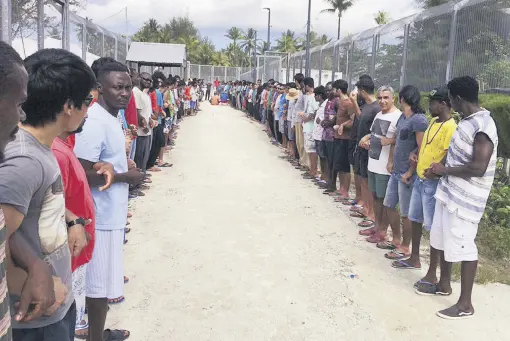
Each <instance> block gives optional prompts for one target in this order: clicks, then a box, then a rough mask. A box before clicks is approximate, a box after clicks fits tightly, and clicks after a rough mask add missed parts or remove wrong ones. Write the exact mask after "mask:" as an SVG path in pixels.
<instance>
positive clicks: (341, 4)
mask: <svg viewBox="0 0 510 341" xmlns="http://www.w3.org/2000/svg"><path fill="white" fill-rule="evenodd" d="M352 1H353V0H326V2H327V3H328V4H329V5H330V6H331V7H330V8H326V9H323V10H322V11H321V13H337V12H338V34H337V39H340V21H341V19H342V14H343V12H345V11H346V10H348V9H349V7H351V6H352Z"/></svg>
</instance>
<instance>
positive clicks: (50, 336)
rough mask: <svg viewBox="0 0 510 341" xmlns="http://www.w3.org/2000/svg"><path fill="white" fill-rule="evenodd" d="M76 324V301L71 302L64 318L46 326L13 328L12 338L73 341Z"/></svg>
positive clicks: (30, 340) (20, 340) (40, 340)
mask: <svg viewBox="0 0 510 341" xmlns="http://www.w3.org/2000/svg"><path fill="white" fill-rule="evenodd" d="M75 325H76V303H74V302H73V304H72V305H71V307H70V308H69V310H68V311H67V314H66V315H65V316H64V318H63V319H62V320H60V321H58V322H55V323H53V324H50V325H49V326H46V327H40V328H29V329H13V330H12V339H13V340H16V341H34V340H37V341H53V340H59V341H74V328H75Z"/></svg>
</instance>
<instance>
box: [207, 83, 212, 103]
mask: <svg viewBox="0 0 510 341" xmlns="http://www.w3.org/2000/svg"><path fill="white" fill-rule="evenodd" d="M211 86H212V84H211V82H207V89H206V91H205V100H206V101H208V100H210V99H211Z"/></svg>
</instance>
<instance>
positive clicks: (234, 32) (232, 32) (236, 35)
mask: <svg viewBox="0 0 510 341" xmlns="http://www.w3.org/2000/svg"><path fill="white" fill-rule="evenodd" d="M243 36H244V32H243V30H241V29H240V28H239V27H235V26H234V27H231V28H230V29H229V30H228V31H227V34H225V37H227V38H228V39H230V40H232V43H233V44H234V46H237V42H238V41H240V40H242V39H243Z"/></svg>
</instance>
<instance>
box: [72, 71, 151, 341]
mask: <svg viewBox="0 0 510 341" xmlns="http://www.w3.org/2000/svg"><path fill="white" fill-rule="evenodd" d="M98 83H99V100H98V102H97V103H96V104H94V105H93V106H92V107H91V108H90V110H89V117H88V119H87V121H86V123H85V126H84V127H83V132H81V133H80V134H78V135H77V136H76V146H75V148H74V151H75V153H76V156H77V157H78V158H79V159H80V162H81V164H82V166H83V168H84V169H85V172H86V174H87V180H88V182H89V184H90V186H91V187H92V189H91V190H92V196H93V198H94V204H95V207H96V246H95V248H94V255H93V256H92V260H91V261H90V263H89V264H88V266H87V278H86V281H87V295H86V296H87V306H88V311H89V341H103V337H105V338H106V339H114V338H117V339H118V338H119V337H126V336H129V332H127V331H111V330H107V331H105V333H106V335H103V331H104V325H105V321H106V313H107V310H108V297H119V298H120V299H121V300H122V299H123V298H124V297H123V296H122V295H123V289H124V273H123V250H122V247H123V245H124V228H125V227H126V220H127V202H128V191H129V185H139V184H140V183H141V182H142V180H143V173H141V172H139V171H138V170H137V169H136V168H132V169H129V170H128V163H127V157H126V148H125V138H124V133H123V132H122V127H121V125H120V124H119V120H118V117H117V116H118V115H119V110H121V109H125V108H126V107H127V105H128V102H129V98H130V96H131V92H132V85H131V79H130V77H129V74H128V71H127V68H126V67H125V66H124V65H122V64H120V63H109V64H105V65H104V66H103V67H102V68H101V69H100V70H99V76H98ZM149 105H150V102H149ZM99 161H104V162H109V163H111V164H112V165H113V168H114V171H115V175H114V178H113V185H112V186H111V187H110V188H109V189H108V190H106V191H100V190H99V189H97V188H96V186H97V185H96V184H98V183H101V182H103V180H102V179H101V178H100V176H99V175H98V174H97V171H96V170H95V169H94V164H96V163H97V162H99Z"/></svg>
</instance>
